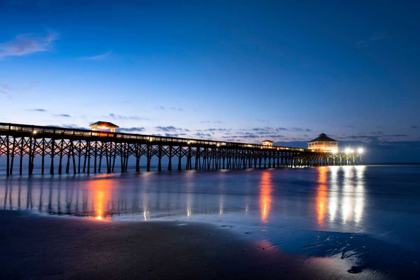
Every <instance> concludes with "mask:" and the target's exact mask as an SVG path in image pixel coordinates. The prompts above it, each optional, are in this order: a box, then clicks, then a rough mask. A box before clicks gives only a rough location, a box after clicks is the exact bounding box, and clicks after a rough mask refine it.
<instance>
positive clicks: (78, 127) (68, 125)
mask: <svg viewBox="0 0 420 280" xmlns="http://www.w3.org/2000/svg"><path fill="white" fill-rule="evenodd" d="M49 126H52V127H64V128H73V129H87V128H86V127H83V126H78V125H77V124H63V125H62V126H57V125H49Z"/></svg>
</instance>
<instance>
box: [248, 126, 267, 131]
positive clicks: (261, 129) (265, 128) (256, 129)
mask: <svg viewBox="0 0 420 280" xmlns="http://www.w3.org/2000/svg"><path fill="white" fill-rule="evenodd" d="M271 129H272V128H270V127H255V128H253V129H252V130H253V131H269V130H271Z"/></svg>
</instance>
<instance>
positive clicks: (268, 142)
mask: <svg viewBox="0 0 420 280" xmlns="http://www.w3.org/2000/svg"><path fill="white" fill-rule="evenodd" d="M262 144H263V146H269V147H271V146H273V145H274V142H273V141H271V140H264V141H262Z"/></svg>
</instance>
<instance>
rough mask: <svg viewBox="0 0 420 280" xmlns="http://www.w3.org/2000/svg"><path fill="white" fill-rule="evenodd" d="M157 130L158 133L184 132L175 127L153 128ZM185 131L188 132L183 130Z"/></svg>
mask: <svg viewBox="0 0 420 280" xmlns="http://www.w3.org/2000/svg"><path fill="white" fill-rule="evenodd" d="M155 128H156V129H157V130H159V131H164V132H174V131H184V129H182V128H178V127H175V126H172V125H170V126H156V127H155ZM185 131H189V130H188V129H185Z"/></svg>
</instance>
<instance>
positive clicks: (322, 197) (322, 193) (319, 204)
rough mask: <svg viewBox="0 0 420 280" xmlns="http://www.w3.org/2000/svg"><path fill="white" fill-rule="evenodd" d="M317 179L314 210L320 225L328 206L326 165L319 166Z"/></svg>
mask: <svg viewBox="0 0 420 280" xmlns="http://www.w3.org/2000/svg"><path fill="white" fill-rule="evenodd" d="M318 170H319V179H318V183H319V185H318V189H317V196H316V212H317V215H318V223H319V224H320V225H322V224H323V223H324V218H325V214H326V213H327V206H328V188H327V185H326V184H327V172H328V167H326V166H324V167H320V168H319V169H318Z"/></svg>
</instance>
